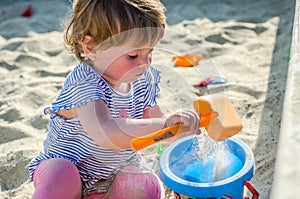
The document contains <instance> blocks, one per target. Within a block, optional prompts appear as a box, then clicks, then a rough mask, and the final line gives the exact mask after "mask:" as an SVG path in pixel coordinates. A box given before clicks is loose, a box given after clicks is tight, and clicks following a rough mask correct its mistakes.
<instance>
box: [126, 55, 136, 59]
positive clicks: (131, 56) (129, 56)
mask: <svg viewBox="0 0 300 199" xmlns="http://www.w3.org/2000/svg"><path fill="white" fill-rule="evenodd" d="M137 57H138V55H128V58H129V59H136V58H137Z"/></svg>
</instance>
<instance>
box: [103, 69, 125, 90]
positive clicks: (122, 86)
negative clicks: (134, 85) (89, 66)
mask: <svg viewBox="0 0 300 199" xmlns="http://www.w3.org/2000/svg"><path fill="white" fill-rule="evenodd" d="M102 77H103V78H104V79H105V81H106V82H107V83H108V84H109V85H110V86H111V87H112V88H113V89H114V90H115V91H117V92H119V93H128V92H129V91H130V89H131V85H130V83H127V82H120V81H115V80H113V79H112V78H110V77H109V76H106V75H105V74H102Z"/></svg>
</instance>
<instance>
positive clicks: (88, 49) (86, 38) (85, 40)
mask: <svg viewBox="0 0 300 199" xmlns="http://www.w3.org/2000/svg"><path fill="white" fill-rule="evenodd" d="M91 40H92V37H91V36H90V35H86V36H84V38H83V40H82V42H81V46H82V50H83V52H84V53H85V54H86V55H88V54H89V53H91V51H92V50H93V49H94V47H93V46H91V45H90V44H89V42H90V41H91Z"/></svg>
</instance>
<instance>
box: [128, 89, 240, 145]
mask: <svg viewBox="0 0 300 199" xmlns="http://www.w3.org/2000/svg"><path fill="white" fill-rule="evenodd" d="M194 108H195V110H196V111H198V112H199V113H200V127H204V128H205V129H206V131H207V133H208V135H209V136H210V137H211V138H213V139H214V140H216V141H221V140H224V139H226V138H229V137H231V136H233V135H235V134H237V133H238V132H240V131H241V130H242V128H243V125H242V123H241V121H240V119H239V116H238V115H237V113H236V112H235V110H234V108H233V106H232V104H231V103H230V100H229V99H228V98H227V97H226V96H225V95H223V94H212V95H207V96H201V97H198V98H197V99H196V100H195V101H194ZM187 131H188V129H185V128H182V127H181V126H180V125H179V124H177V125H174V126H171V127H167V128H164V129H162V130H160V131H157V132H154V133H152V134H149V135H146V136H142V137H137V138H134V139H132V141H131V148H132V149H133V150H135V151H138V150H141V149H143V148H145V147H147V146H149V145H152V144H155V143H157V142H160V141H162V140H165V139H168V138H171V137H174V136H176V135H177V134H180V133H183V132H187Z"/></svg>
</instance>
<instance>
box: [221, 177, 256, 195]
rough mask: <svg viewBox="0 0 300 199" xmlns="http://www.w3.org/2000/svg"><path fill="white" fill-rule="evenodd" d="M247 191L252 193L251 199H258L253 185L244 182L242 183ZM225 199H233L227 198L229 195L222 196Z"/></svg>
mask: <svg viewBox="0 0 300 199" xmlns="http://www.w3.org/2000/svg"><path fill="white" fill-rule="evenodd" d="M243 184H244V185H245V186H246V187H247V189H248V190H249V191H250V192H251V193H252V198H251V199H258V197H259V193H258V191H257V190H256V189H255V188H254V187H253V185H252V184H251V183H250V182H249V181H244V183H243ZM224 196H225V197H226V198H228V199H233V197H231V196H229V195H227V194H226V195H224ZM243 199H250V198H249V197H247V196H245V197H243Z"/></svg>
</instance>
